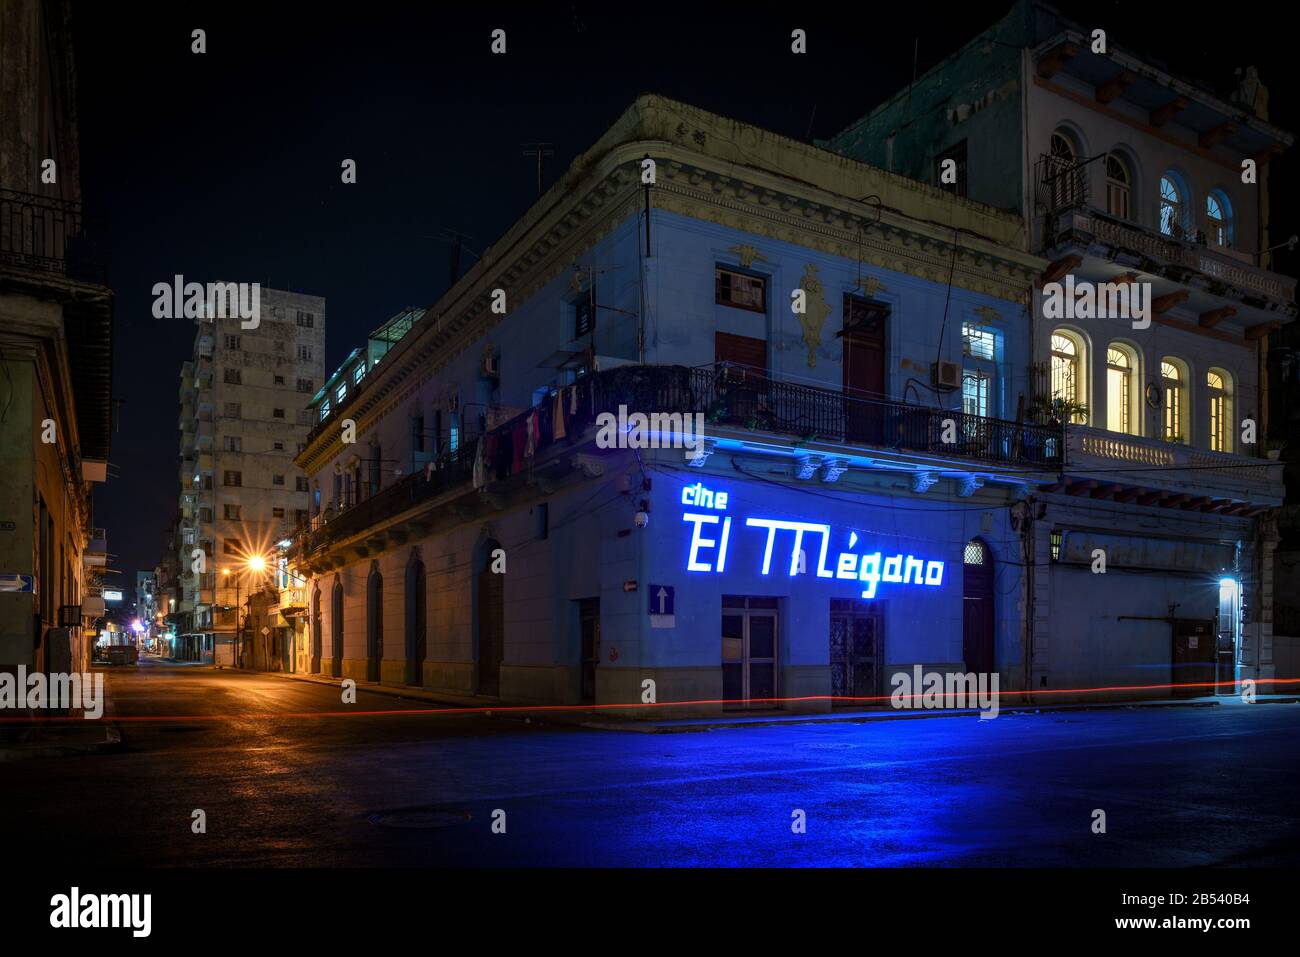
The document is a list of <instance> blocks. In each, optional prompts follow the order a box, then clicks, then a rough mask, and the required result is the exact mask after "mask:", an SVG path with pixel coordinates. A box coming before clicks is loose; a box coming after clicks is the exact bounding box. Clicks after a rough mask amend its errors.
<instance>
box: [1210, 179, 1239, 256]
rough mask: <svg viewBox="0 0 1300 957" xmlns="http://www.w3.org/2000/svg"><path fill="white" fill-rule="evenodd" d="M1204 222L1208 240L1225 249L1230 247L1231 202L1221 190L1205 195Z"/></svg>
mask: <svg viewBox="0 0 1300 957" xmlns="http://www.w3.org/2000/svg"><path fill="white" fill-rule="evenodd" d="M1205 222H1206V226H1207V227H1208V228H1207V230H1206V231H1207V232H1208V233H1209V237H1210V242H1212V243H1214V245H1216V246H1222V247H1224V248H1225V249H1228V248H1231V247H1232V204H1231V203H1229V202H1228V197H1227V194H1226V193H1224V192H1223V190H1220V189H1216V190H1214V192H1212V193H1210V194H1209V195H1208V196H1206V197H1205Z"/></svg>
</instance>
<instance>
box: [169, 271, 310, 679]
mask: <svg viewBox="0 0 1300 957" xmlns="http://www.w3.org/2000/svg"><path fill="white" fill-rule="evenodd" d="M196 326H197V329H196V333H195V338H194V353H193V357H192V358H191V360H190V361H188V362H186V363H185V364H184V365H183V367H182V369H181V384H180V419H179V425H180V430H181V448H180V482H181V494H180V528H179V539H180V540H179V542H178V581H179V593H178V594H177V596H176V598H177V607H176V609H175V615H176V625H177V631H176V634H177V644H178V648H177V656H178V657H181V658H185V659H189V660H204V659H207V660H215V661H217V662H219V663H223V664H238V663H240V662H239V656H238V655H237V654H236V644H235V642H234V636H235V629H236V609H237V608H238V607H239V606H240V605H241V604H242V599H244V598H247V597H248V596H249V595H250V594H252V593H253V592H255V591H256V590H258V588H259V587H260V586H261V584H262V583H263V580H264V578H265V577H266V574H267V569H268V566H269V564H270V563H271V561H272V555H273V552H274V547H275V543H276V542H277V541H280V540H282V539H284V538H286V537H287V536H288V535H289V534H290V533H291V532H292V531H293V530H294V529H295V527H297V525H298V524H300V523H305V522H306V520H307V500H308V494H307V477H306V476H305V475H304V474H303V473H302V471H301V470H300V469H298V468H297V467H296V466H295V465H294V456H295V455H296V454H298V453H299V452H300V451H301V448H302V445H303V443H304V441H305V439H306V437H307V433H308V432H309V431H310V429H311V426H312V414H313V413H312V412H311V411H310V410H309V409H308V408H307V405H308V403H309V402H310V400H311V399H312V397H313V396H314V395H315V394H316V393H317V392H318V391H319V389H320V387H321V382H322V380H323V379H324V371H323V370H324V353H325V300H324V299H322V298H320V297H318V296H310V295H306V294H303V293H297V292H285V291H280V290H274V289H262V290H261V291H260V317H259V319H258V321H257V322H256V324H255V325H254V324H253V323H251V322H249V321H246V320H243V319H240V318H238V317H230V318H223V317H221V316H220V315H217V316H212V315H211V314H209V315H208V316H205V317H203V318H200V319H198V320H196ZM245 326H249V327H248V328H246V327H245Z"/></svg>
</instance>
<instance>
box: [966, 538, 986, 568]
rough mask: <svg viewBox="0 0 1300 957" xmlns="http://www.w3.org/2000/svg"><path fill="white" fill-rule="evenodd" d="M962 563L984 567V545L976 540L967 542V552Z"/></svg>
mask: <svg viewBox="0 0 1300 957" xmlns="http://www.w3.org/2000/svg"><path fill="white" fill-rule="evenodd" d="M962 562H963V563H964V564H967V565H983V564H984V543H983V542H981V541H980V540H979V539H976V538H972V539H971V540H970V541H969V542H967V543H966V551H965V552H964V553H963V554H962Z"/></svg>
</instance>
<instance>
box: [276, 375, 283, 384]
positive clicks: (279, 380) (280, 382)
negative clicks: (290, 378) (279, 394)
mask: <svg viewBox="0 0 1300 957" xmlns="http://www.w3.org/2000/svg"><path fill="white" fill-rule="evenodd" d="M275 384H276V385H284V376H282V375H278V376H276V377H275Z"/></svg>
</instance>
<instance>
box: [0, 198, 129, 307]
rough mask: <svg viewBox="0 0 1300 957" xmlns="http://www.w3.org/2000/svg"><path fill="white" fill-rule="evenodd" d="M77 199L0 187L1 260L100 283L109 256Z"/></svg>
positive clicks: (73, 278) (41, 271)
mask: <svg viewBox="0 0 1300 957" xmlns="http://www.w3.org/2000/svg"><path fill="white" fill-rule="evenodd" d="M91 232H92V230H91V229H89V228H88V224H87V221H86V219H85V217H84V216H83V215H82V211H81V204H80V203H72V202H68V201H67V200H64V199H59V198H57V197H53V196H38V195H35V194H33V193H20V192H17V191H15V190H11V189H0V263H3V264H4V265H5V266H7V267H16V268H18V269H22V270H26V271H31V272H38V273H45V274H47V275H54V276H58V277H61V278H64V279H70V280H73V281H76V282H88V283H95V284H97V285H104V284H105V283H106V282H107V277H108V269H107V265H106V263H107V257H106V256H105V255H103V251H102V250H101V249H100V248H99V247H98V246H97V245H96V243H94V242H92V240H91Z"/></svg>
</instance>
